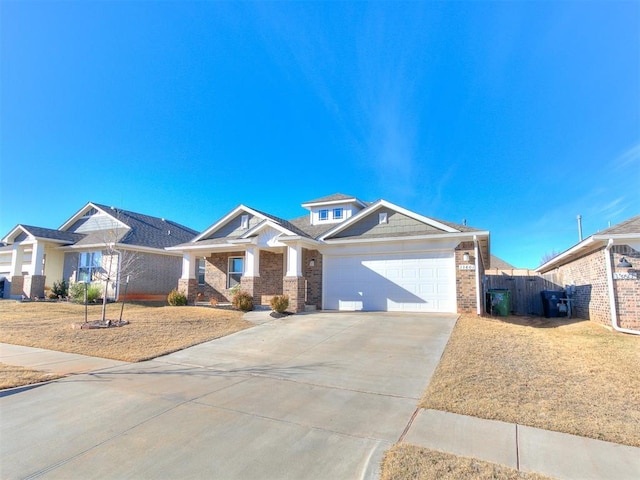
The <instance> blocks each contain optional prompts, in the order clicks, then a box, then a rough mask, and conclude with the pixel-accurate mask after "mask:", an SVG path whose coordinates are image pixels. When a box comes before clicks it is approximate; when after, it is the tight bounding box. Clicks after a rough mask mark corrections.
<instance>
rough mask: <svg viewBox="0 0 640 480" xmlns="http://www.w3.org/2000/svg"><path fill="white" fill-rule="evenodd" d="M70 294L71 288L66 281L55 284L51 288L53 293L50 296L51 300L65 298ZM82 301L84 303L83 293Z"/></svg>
mask: <svg viewBox="0 0 640 480" xmlns="http://www.w3.org/2000/svg"><path fill="white" fill-rule="evenodd" d="M68 293H69V286H68V285H67V282H65V281H64V280H60V281H59V282H53V287H52V288H51V293H50V294H49V298H52V299H55V298H65V297H66V296H67V294H68ZM82 301H83V302H84V292H82Z"/></svg>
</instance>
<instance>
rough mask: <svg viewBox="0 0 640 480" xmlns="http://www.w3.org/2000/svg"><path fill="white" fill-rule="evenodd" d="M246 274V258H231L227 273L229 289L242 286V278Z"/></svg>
mask: <svg viewBox="0 0 640 480" xmlns="http://www.w3.org/2000/svg"><path fill="white" fill-rule="evenodd" d="M243 273H244V258H243V257H229V270H228V273H227V288H233V287H235V286H236V285H240V278H242V274H243Z"/></svg>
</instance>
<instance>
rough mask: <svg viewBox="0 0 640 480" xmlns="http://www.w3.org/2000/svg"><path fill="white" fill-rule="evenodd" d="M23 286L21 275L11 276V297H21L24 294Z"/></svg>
mask: <svg viewBox="0 0 640 480" xmlns="http://www.w3.org/2000/svg"><path fill="white" fill-rule="evenodd" d="M23 286H24V277H23V276H22V275H14V276H13V277H11V297H22V295H24V291H23V288H22V287H23Z"/></svg>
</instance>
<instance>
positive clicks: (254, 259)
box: [244, 247, 260, 277]
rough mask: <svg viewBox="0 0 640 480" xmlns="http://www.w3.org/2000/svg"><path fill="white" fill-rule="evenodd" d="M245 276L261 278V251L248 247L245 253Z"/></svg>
mask: <svg viewBox="0 0 640 480" xmlns="http://www.w3.org/2000/svg"><path fill="white" fill-rule="evenodd" d="M244 275H245V276H247V277H259V276H260V249H259V248H258V247H247V249H246V251H245V253H244Z"/></svg>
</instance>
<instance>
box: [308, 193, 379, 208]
mask: <svg viewBox="0 0 640 480" xmlns="http://www.w3.org/2000/svg"><path fill="white" fill-rule="evenodd" d="M339 203H355V204H357V205H360V206H361V207H366V206H367V204H366V203H365V202H363V201H362V200H360V199H358V198H357V197H354V196H352V195H344V194H342V193H336V194H333V195H328V196H326V197H322V198H317V199H315V200H310V201H308V202H304V203H303V204H301V206H302V207H303V208H311V207H318V206H321V205H337V204H339Z"/></svg>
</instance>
